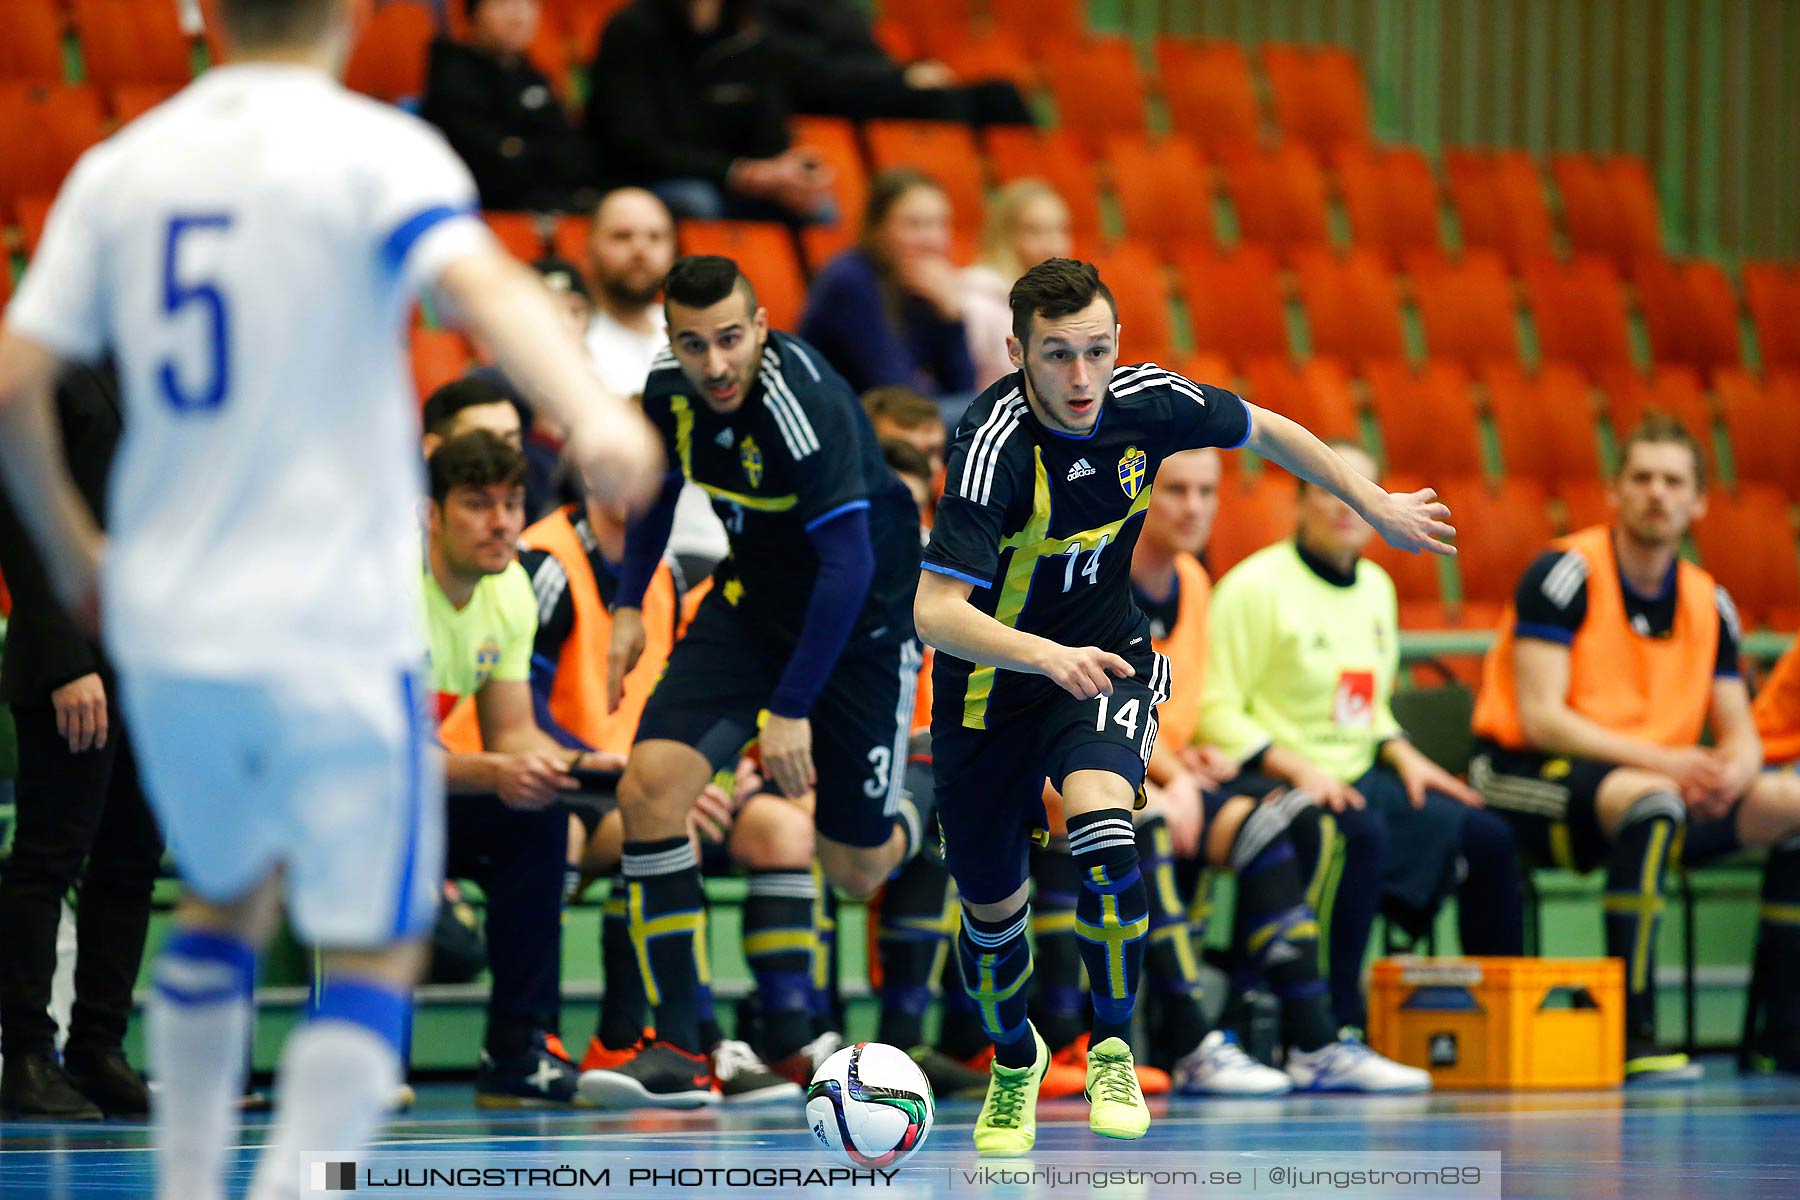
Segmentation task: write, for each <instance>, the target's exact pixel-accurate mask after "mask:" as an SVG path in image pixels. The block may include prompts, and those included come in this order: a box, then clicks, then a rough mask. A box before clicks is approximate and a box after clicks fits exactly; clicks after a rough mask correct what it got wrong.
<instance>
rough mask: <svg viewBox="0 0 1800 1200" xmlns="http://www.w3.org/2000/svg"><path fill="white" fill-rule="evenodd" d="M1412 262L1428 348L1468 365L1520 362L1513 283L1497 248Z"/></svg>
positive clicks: (1436, 356) (1423, 258) (1429, 350)
mask: <svg viewBox="0 0 1800 1200" xmlns="http://www.w3.org/2000/svg"><path fill="white" fill-rule="evenodd" d="M1411 266H1412V273H1413V298H1414V299H1415V300H1416V301H1417V302H1418V306H1419V319H1420V321H1421V322H1422V323H1423V324H1424V326H1425V350H1426V353H1428V354H1430V355H1431V357H1433V358H1451V359H1455V360H1457V361H1458V362H1461V363H1462V364H1463V365H1464V366H1466V367H1470V368H1474V367H1477V366H1480V365H1481V364H1482V363H1484V362H1493V361H1503V362H1517V361H1518V359H1519V334H1518V320H1517V317H1516V306H1515V305H1514V302H1513V284H1512V280H1511V279H1510V278H1509V277H1508V276H1507V274H1506V264H1505V263H1504V262H1503V261H1502V260H1501V258H1500V255H1499V252H1498V251H1495V250H1481V249H1476V250H1469V251H1467V252H1465V253H1464V254H1463V256H1462V257H1461V258H1460V259H1455V260H1444V259H1438V258H1435V257H1432V256H1419V257H1416V258H1414V259H1413V260H1412V263H1411Z"/></svg>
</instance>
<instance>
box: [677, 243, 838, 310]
mask: <svg viewBox="0 0 1800 1200" xmlns="http://www.w3.org/2000/svg"><path fill="white" fill-rule="evenodd" d="M676 239H677V241H679V242H680V243H681V252H682V253H683V254H723V255H724V256H725V257H727V258H731V259H735V260H736V261H737V264H738V265H739V266H740V267H742V268H743V271H744V274H745V275H746V276H748V277H749V279H750V282H751V284H752V285H753V286H754V287H755V288H756V298H757V300H758V301H760V302H761V304H762V306H763V307H764V308H766V309H768V310H769V323H770V324H771V325H773V326H775V328H777V329H793V328H794V327H795V326H797V325H799V323H800V311H801V310H802V309H803V308H805V307H806V277H805V276H804V275H802V274H801V272H800V260H799V258H798V257H797V256H796V254H795V251H794V236H793V234H791V233H789V232H788V228H787V226H786V225H782V224H779V223H777V222H773V221H684V222H682V224H681V227H680V229H678V230H677V231H676Z"/></svg>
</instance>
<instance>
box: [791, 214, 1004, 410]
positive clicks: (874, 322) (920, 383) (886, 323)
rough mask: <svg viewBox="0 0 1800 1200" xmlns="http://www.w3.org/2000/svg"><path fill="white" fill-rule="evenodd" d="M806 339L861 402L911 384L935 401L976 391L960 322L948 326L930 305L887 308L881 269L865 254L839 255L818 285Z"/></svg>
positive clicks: (804, 322) (903, 303) (804, 325)
mask: <svg viewBox="0 0 1800 1200" xmlns="http://www.w3.org/2000/svg"><path fill="white" fill-rule="evenodd" d="M800 336H801V337H802V338H805V339H806V340H807V341H809V342H811V343H812V344H813V345H815V346H817V347H818V348H819V352H820V353H821V354H823V355H824V356H825V357H826V358H827V359H828V360H830V362H831V365H832V366H834V367H836V368H837V369H838V373H839V374H841V375H842V376H843V377H844V379H845V380H846V381H848V382H849V384H850V387H851V390H853V391H855V392H856V393H857V394H858V395H861V394H862V393H863V392H866V391H868V390H869V389H870V388H872V387H881V386H883V385H885V384H895V383H899V384H905V385H906V386H908V387H915V388H918V389H919V390H920V391H922V392H924V393H925V394H926V395H929V396H945V395H959V394H963V393H968V392H973V391H974V390H975V368H974V366H973V365H972V364H971V363H970V361H969V344H968V341H967V339H966V338H965V337H964V335H963V323H962V321H961V320H955V321H946V320H945V319H944V318H943V317H942V316H941V315H939V313H938V311H937V310H936V309H935V308H933V307H932V306H931V305H930V303H928V302H927V301H925V300H921V299H919V298H918V297H917V296H910V295H909V296H903V297H901V299H900V301H899V304H898V311H897V312H896V311H894V305H892V304H891V303H890V302H889V299H888V297H887V295H886V294H885V291H884V289H883V287H882V282H881V274H880V272H879V271H878V270H877V269H876V267H875V263H874V261H873V260H872V259H870V258H869V256H868V255H866V254H864V253H863V252H862V251H861V250H848V251H845V252H844V253H843V254H840V255H838V256H837V257H836V258H834V259H832V260H831V261H830V262H829V263H827V264H825V269H824V270H822V271H820V272H819V277H818V278H817V279H815V280H814V281H813V287H812V292H811V293H810V294H809V295H808V296H807V298H806V313H805V315H804V316H802V317H801V318H800Z"/></svg>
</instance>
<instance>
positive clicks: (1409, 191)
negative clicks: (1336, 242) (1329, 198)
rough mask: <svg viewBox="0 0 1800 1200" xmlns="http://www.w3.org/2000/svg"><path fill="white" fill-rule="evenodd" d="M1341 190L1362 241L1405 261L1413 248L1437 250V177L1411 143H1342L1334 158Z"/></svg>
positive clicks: (1355, 233)
mask: <svg viewBox="0 0 1800 1200" xmlns="http://www.w3.org/2000/svg"><path fill="white" fill-rule="evenodd" d="M1332 161H1333V165H1334V166H1336V168H1337V183H1338V194H1339V195H1340V196H1341V197H1343V201H1344V209H1345V211H1346V212H1347V213H1348V214H1349V216H1350V232H1351V235H1352V237H1354V238H1355V240H1356V243H1357V244H1358V245H1360V246H1366V247H1368V248H1369V249H1371V250H1374V251H1376V252H1378V253H1381V254H1383V255H1385V256H1387V259H1388V262H1389V264H1390V265H1393V266H1398V265H1400V263H1401V261H1402V259H1403V257H1404V256H1405V254H1406V253H1407V251H1409V250H1436V249H1438V248H1439V247H1441V246H1442V245H1443V242H1442V239H1441V238H1440V236H1439V233H1438V189H1437V179H1436V178H1435V177H1434V176H1433V175H1432V173H1431V164H1430V163H1428V162H1426V161H1425V156H1424V155H1423V154H1421V153H1420V152H1419V151H1418V150H1416V149H1414V148H1413V147H1410V146H1385V147H1381V148H1378V149H1377V148H1372V147H1368V146H1360V145H1351V146H1344V147H1341V148H1340V149H1339V150H1338V151H1337V153H1336V154H1335V155H1333V158H1332Z"/></svg>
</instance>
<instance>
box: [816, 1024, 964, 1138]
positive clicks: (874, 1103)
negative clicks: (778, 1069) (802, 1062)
mask: <svg viewBox="0 0 1800 1200" xmlns="http://www.w3.org/2000/svg"><path fill="white" fill-rule="evenodd" d="M936 1110H937V1106H936V1104H934V1103H933V1102H932V1099H931V1084H929V1083H927V1082H926V1080H925V1072H923V1071H921V1070H919V1064H917V1063H915V1062H914V1061H913V1060H912V1059H910V1058H908V1057H907V1056H906V1052H905V1051H904V1050H900V1049H897V1048H895V1047H893V1046H889V1045H885V1044H883V1043H881V1042H858V1043H857V1044H856V1045H854V1046H845V1047H844V1048H843V1049H842V1050H839V1051H838V1052H837V1053H836V1054H834V1055H832V1056H831V1057H830V1058H828V1059H826V1060H825V1061H824V1062H823V1063H822V1064H820V1066H819V1069H818V1070H817V1071H815V1072H814V1073H813V1077H812V1083H810V1084H808V1085H807V1088H806V1123H807V1125H808V1126H809V1127H810V1128H811V1130H812V1135H813V1140H814V1141H816V1142H818V1143H819V1145H820V1146H822V1147H824V1148H825V1151H826V1152H827V1153H829V1154H831V1155H833V1156H834V1157H836V1158H839V1159H841V1160H842V1161H844V1162H847V1163H849V1164H850V1165H851V1166H853V1167H891V1166H894V1165H895V1164H897V1163H900V1162H902V1161H904V1160H905V1159H906V1158H907V1157H908V1156H909V1155H910V1154H912V1152H913V1151H914V1150H917V1149H918V1148H919V1147H920V1146H923V1145H924V1144H925V1135H926V1134H928V1133H930V1132H931V1118H932V1116H933V1114H934V1113H935V1112H936Z"/></svg>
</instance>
